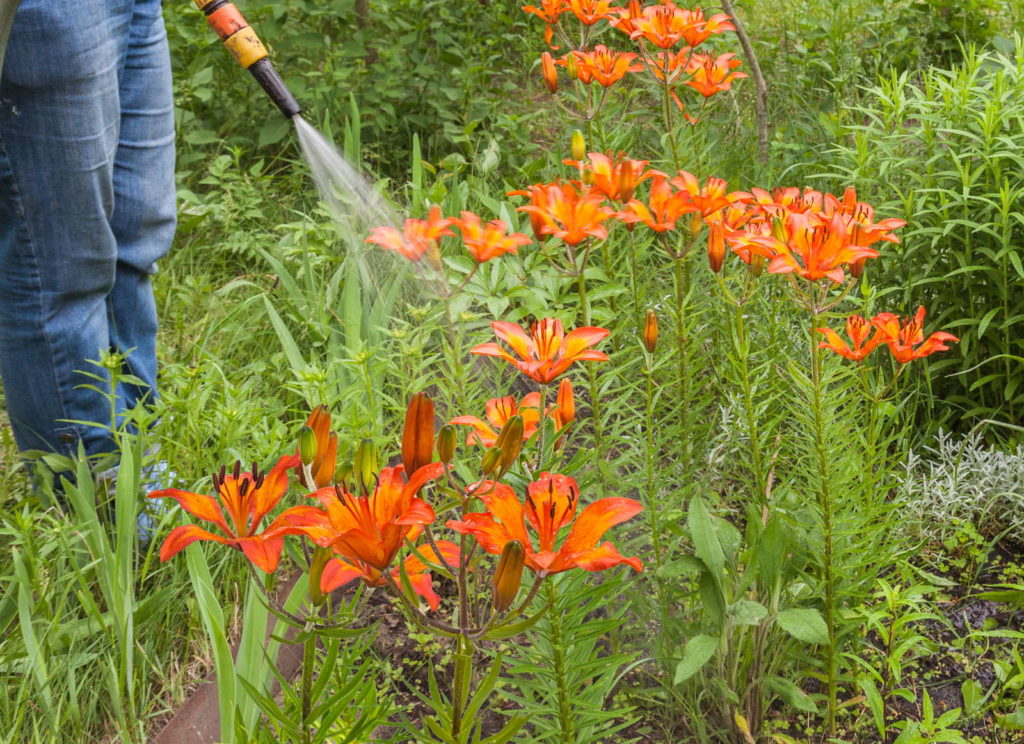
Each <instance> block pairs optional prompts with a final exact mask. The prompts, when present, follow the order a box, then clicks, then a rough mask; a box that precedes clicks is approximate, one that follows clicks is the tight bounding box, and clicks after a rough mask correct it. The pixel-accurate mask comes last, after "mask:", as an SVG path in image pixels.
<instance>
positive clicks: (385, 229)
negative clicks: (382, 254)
mask: <svg viewBox="0 0 1024 744" xmlns="http://www.w3.org/2000/svg"><path fill="white" fill-rule="evenodd" d="M453 222H454V220H451V219H449V218H447V217H442V216H441V208H440V207H438V206H434V207H431V208H430V214H429V216H428V217H427V219H425V220H416V219H412V218H410V219H407V220H406V221H405V227H404V228H403V229H402V230H401V231H399V230H398V228H396V227H392V226H391V225H381V226H380V227H375V228H373V230H372V231H371V232H370V237H368V238H367V239H366V242H367V243H375V244H377V245H379V246H380V247H381V248H384V249H386V250H389V251H396V252H397V253H401V254H402V255H403V256H405V257H406V258H407V259H409V260H410V261H419V260H420V259H421V258H423V256H424V255H425V254H426V253H427V251H429V250H430V249H431V248H436V247H437V242H438V241H439V240H440V239H441V238H442V237H444V236H446V235H454V234H455V233H453V232H452V231H451V230H450V229H448V226H449V225H451V224H452V223H453Z"/></svg>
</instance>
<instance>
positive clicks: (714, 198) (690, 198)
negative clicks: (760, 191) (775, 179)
mask: <svg viewBox="0 0 1024 744" xmlns="http://www.w3.org/2000/svg"><path fill="white" fill-rule="evenodd" d="M672 185H673V186H675V187H676V188H677V189H679V191H680V193H681V194H682V195H683V197H684V198H685V199H686V200H687V202H688V203H689V204H690V206H692V207H693V209H692V211H694V212H697V213H699V214H700V215H701V216H702V217H707V216H708V215H710V214H713V213H714V212H717V211H719V210H721V209H725V208H726V207H728V206H731V205H733V204H735V203H737V202H742V201H746V200H747V199H749V198H750V194H748V193H747V192H745V191H733V192H726V187H727V186H728V185H729V184H728V183H727V182H726V181H725V180H723V179H721V178H715V177H714V176H709V177H708V179H707V181H705V182H704V186H701V185H700V182H699V181H698V180H697V177H696V176H694V175H693V174H692V173H688V172H687V171H684V170H681V171H679V175H678V176H676V177H675V178H673V179H672Z"/></svg>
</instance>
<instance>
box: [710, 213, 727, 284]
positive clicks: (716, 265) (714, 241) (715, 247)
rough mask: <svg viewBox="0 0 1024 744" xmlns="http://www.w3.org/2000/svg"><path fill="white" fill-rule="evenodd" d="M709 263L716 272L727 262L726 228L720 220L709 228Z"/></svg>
mask: <svg viewBox="0 0 1024 744" xmlns="http://www.w3.org/2000/svg"><path fill="white" fill-rule="evenodd" d="M708 263H710V264H711V270H712V271H713V272H715V273H716V274H717V273H718V272H719V271H721V270H722V264H723V263H725V228H724V227H723V226H722V223H720V222H717V223H715V224H713V225H711V226H710V227H709V228H708Z"/></svg>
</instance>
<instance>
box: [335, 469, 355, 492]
mask: <svg viewBox="0 0 1024 744" xmlns="http://www.w3.org/2000/svg"><path fill="white" fill-rule="evenodd" d="M353 472H354V469H353V467H352V463H350V462H342V463H339V464H338V469H337V470H335V471H334V482H335V483H337V484H339V485H341V486H342V487H344V488H345V489H346V490H349V487H348V486H349V481H350V480H351V479H352V474H353Z"/></svg>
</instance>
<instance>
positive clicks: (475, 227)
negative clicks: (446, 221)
mask: <svg viewBox="0 0 1024 744" xmlns="http://www.w3.org/2000/svg"><path fill="white" fill-rule="evenodd" d="M455 224H456V226H457V227H458V228H459V231H460V232H461V233H462V242H463V243H464V244H465V246H466V250H467V251H469V253H470V255H471V256H473V259H474V260H475V261H476V262H477V263H483V262H484V261H490V260H491V259H492V258H497V257H498V256H501V255H503V254H505V253H517V252H518V248H519V246H521V245H528V244H529V243H530V242H531V241H530V239H529V238H528V237H526V236H525V235H523V234H522V233H511V234H508V235H506V234H505V233H506V231H507V230H508V225H506V224H505V223H504V222H503V221H502V220H491V221H490V222H488V223H487V225H486V227H485V226H484V225H483V224H482V223H481V221H480V217H479V216H478V215H476V214H473V213H472V212H463V213H462V215H461V218H460V219H457V220H455Z"/></svg>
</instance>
